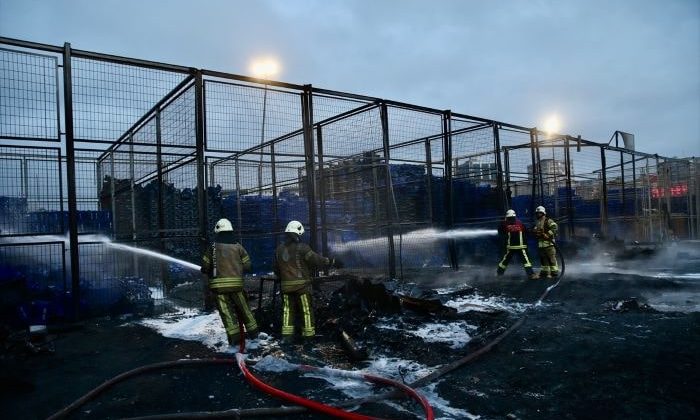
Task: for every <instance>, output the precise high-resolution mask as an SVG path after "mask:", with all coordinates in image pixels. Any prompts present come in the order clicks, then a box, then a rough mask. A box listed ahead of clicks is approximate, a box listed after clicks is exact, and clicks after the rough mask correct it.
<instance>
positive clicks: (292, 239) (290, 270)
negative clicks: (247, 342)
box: [274, 220, 335, 342]
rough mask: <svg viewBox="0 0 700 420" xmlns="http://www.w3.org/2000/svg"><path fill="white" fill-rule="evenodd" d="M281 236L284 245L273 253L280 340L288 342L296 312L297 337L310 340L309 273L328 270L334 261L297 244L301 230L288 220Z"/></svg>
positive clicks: (312, 331)
mask: <svg viewBox="0 0 700 420" xmlns="http://www.w3.org/2000/svg"><path fill="white" fill-rule="evenodd" d="M284 232H285V239H284V242H283V243H281V244H280V245H279V246H278V247H277V250H276V251H275V259H274V272H275V274H276V275H277V278H279V279H280V284H281V288H282V339H283V341H285V342H291V341H292V340H293V338H294V333H295V325H294V324H295V322H294V318H295V316H296V314H297V311H298V312H299V313H300V315H301V317H302V328H301V336H302V337H303V338H304V339H310V338H312V337H314V336H315V335H316V326H315V321H314V314H313V306H312V302H311V291H312V285H311V276H312V271H313V270H314V269H321V268H325V267H330V266H332V265H333V264H334V262H335V261H334V260H332V259H330V258H326V257H324V256H322V255H319V254H317V253H315V252H314V251H313V250H312V249H311V247H310V246H309V245H307V244H305V243H303V242H301V236H302V235H303V234H304V226H303V225H302V224H301V223H300V222H298V221H296V220H292V221H291V222H289V224H287V228H286V229H285V231H284Z"/></svg>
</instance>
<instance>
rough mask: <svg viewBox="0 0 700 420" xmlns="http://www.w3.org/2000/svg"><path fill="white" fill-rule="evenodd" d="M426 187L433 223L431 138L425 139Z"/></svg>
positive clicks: (429, 212)
mask: <svg viewBox="0 0 700 420" xmlns="http://www.w3.org/2000/svg"><path fill="white" fill-rule="evenodd" d="M425 172H426V176H425V189H426V193H427V195H428V205H427V208H428V220H429V221H430V224H431V225H432V224H433V222H434V220H433V151H432V149H431V147H430V140H429V139H426V140H425Z"/></svg>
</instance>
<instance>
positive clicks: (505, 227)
mask: <svg viewBox="0 0 700 420" xmlns="http://www.w3.org/2000/svg"><path fill="white" fill-rule="evenodd" d="M498 234H499V235H501V238H502V239H503V240H504V241H505V244H506V249H527V239H526V236H525V235H526V228H525V225H524V224H523V223H522V222H521V221H520V220H518V219H515V221H513V222H509V221H507V220H506V221H504V222H503V223H501V225H500V226H499V227H498Z"/></svg>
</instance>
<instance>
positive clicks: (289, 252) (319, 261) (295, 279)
mask: <svg viewBox="0 0 700 420" xmlns="http://www.w3.org/2000/svg"><path fill="white" fill-rule="evenodd" d="M329 263H330V260H329V259H328V258H326V257H323V256H321V255H318V254H317V253H315V252H314V251H313V250H312V249H311V247H310V246H309V245H307V244H305V243H303V242H291V243H283V244H280V245H279V246H278V247H277V250H276V251H275V262H274V271H275V274H277V276H279V278H280V281H281V284H282V292H283V293H292V292H298V291H301V290H303V289H304V288H305V287H306V286H308V285H309V284H311V271H312V270H313V269H319V268H323V267H325V266H327V265H328V264H329Z"/></svg>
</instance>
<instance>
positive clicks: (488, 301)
mask: <svg viewBox="0 0 700 420" xmlns="http://www.w3.org/2000/svg"><path fill="white" fill-rule="evenodd" d="M445 306H448V307H450V308H455V309H457V312H459V313H462V312H469V311H475V312H493V311H506V312H511V313H521V312H524V311H526V310H527V309H528V308H530V307H531V306H532V304H531V303H520V302H517V301H515V300H513V299H509V298H506V297H503V296H481V295H479V294H478V293H474V294H473V295H469V296H460V297H458V298H455V299H452V300H450V301H447V302H445Z"/></svg>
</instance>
